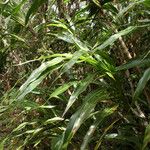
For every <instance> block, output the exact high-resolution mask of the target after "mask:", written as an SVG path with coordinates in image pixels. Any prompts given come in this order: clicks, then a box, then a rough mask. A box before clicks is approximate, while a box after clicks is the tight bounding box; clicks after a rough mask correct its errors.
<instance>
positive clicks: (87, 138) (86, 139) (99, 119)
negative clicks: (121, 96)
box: [81, 106, 118, 150]
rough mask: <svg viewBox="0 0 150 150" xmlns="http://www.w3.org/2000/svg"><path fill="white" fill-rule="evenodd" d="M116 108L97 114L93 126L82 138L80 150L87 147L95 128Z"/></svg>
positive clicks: (106, 109)
mask: <svg viewBox="0 0 150 150" xmlns="http://www.w3.org/2000/svg"><path fill="white" fill-rule="evenodd" d="M117 107H118V106H114V107H112V108H105V109H104V110H103V111H100V112H99V113H98V117H97V118H96V120H95V122H94V124H93V125H91V126H90V128H89V130H88V132H87V134H86V135H85V137H84V141H83V143H82V145H81V150H85V149H86V147H87V144H88V142H89V141H90V139H91V137H92V135H93V133H94V132H95V130H96V128H97V127H98V126H99V125H100V124H101V123H102V122H103V120H104V119H105V118H106V117H108V116H110V115H111V114H113V113H114V111H115V110H116V109H117Z"/></svg>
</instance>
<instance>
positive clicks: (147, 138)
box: [142, 124, 150, 150]
mask: <svg viewBox="0 0 150 150" xmlns="http://www.w3.org/2000/svg"><path fill="white" fill-rule="evenodd" d="M149 142H150V124H149V125H148V126H147V127H146V130H145V135H144V140H143V147H142V150H145V149H146V146H147V144H148V143H149Z"/></svg>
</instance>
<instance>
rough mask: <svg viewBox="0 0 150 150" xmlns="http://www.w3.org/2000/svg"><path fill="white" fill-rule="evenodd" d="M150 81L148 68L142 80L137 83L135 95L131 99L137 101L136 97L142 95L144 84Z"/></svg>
mask: <svg viewBox="0 0 150 150" xmlns="http://www.w3.org/2000/svg"><path fill="white" fill-rule="evenodd" d="M149 80H150V68H148V69H147V70H146V71H145V72H144V74H143V76H142V78H141V79H140V81H139V82H138V84H137V88H136V90H135V93H134V95H133V99H137V98H138V96H139V95H140V94H141V93H142V91H143V89H144V88H145V86H146V83H147V82H148V81H149Z"/></svg>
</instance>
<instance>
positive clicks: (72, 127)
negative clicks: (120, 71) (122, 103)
mask: <svg viewBox="0 0 150 150" xmlns="http://www.w3.org/2000/svg"><path fill="white" fill-rule="evenodd" d="M108 97H109V96H108V93H107V92H106V91H105V90H96V91H93V92H91V93H90V94H88V95H87V96H86V97H85V99H84V103H83V104H82V106H81V108H80V109H79V110H78V111H76V112H75V113H74V114H73V115H72V117H71V119H70V121H69V123H68V126H67V129H66V131H65V132H64V134H63V135H62V136H61V138H60V140H59V141H57V143H55V144H56V146H55V148H54V149H55V150H56V149H57V150H61V149H67V146H68V144H69V142H70V140H71V139H72V137H73V136H74V134H75V133H76V132H77V130H78V129H79V127H80V126H81V124H82V123H83V122H84V121H85V120H86V119H87V118H89V116H90V114H91V113H92V112H93V110H94V107H95V105H96V104H97V102H98V101H101V100H104V99H108Z"/></svg>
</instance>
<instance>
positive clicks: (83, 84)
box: [63, 74, 95, 116]
mask: <svg viewBox="0 0 150 150" xmlns="http://www.w3.org/2000/svg"><path fill="white" fill-rule="evenodd" d="M94 76H95V74H90V75H88V76H87V77H86V78H85V79H84V80H83V81H81V82H80V83H79V85H78V86H77V88H76V89H75V91H74V92H73V93H72V95H71V96H70V98H69V101H68V104H67V107H66V109H65V111H64V113H63V116H64V115H65V114H66V112H67V111H68V109H69V108H70V107H71V106H72V104H73V103H74V102H75V101H76V99H77V98H78V96H79V95H80V94H81V93H82V92H84V91H85V90H86V89H87V86H88V85H89V84H90V83H91V82H92V81H93V79H94Z"/></svg>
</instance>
